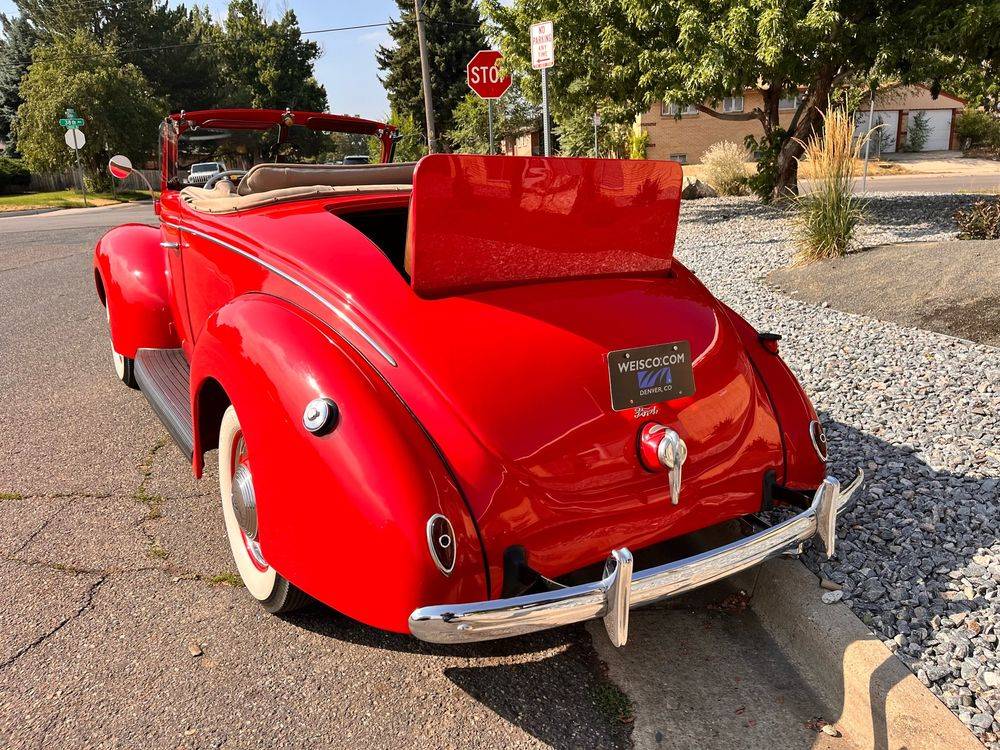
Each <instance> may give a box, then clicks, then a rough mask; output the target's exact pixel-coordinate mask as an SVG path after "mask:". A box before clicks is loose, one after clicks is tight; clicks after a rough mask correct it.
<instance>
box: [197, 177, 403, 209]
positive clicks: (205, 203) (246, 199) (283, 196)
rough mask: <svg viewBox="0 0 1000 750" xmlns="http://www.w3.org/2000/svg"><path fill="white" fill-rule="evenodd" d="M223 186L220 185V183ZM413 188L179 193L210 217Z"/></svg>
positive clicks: (329, 187) (324, 187) (307, 187)
mask: <svg viewBox="0 0 1000 750" xmlns="http://www.w3.org/2000/svg"><path fill="white" fill-rule="evenodd" d="M220 184H222V183H220ZM411 189H412V186H411V185H409V184H403V185H390V184H386V185H337V186H333V185H314V184H310V185H300V186H298V187H285V188H276V189H273V190H266V191H264V192H254V193H251V194H249V195H238V194H236V193H233V192H232V191H231V188H224V189H221V190H220V189H218V185H217V186H216V187H215V188H213V189H211V190H206V189H204V188H199V187H186V188H184V189H183V190H181V200H182V201H184V203H185V205H187V206H190V207H191V208H192V209H194V210H195V211H203V212H205V213H210V214H231V213H238V212H239V211H246V210H249V209H251V208H259V207H260V206H269V205H271V204H274V203H284V202H287V201H294V200H303V199H306V198H320V197H323V196H330V197H333V196H340V195H364V194H367V193H386V192H394V193H408V192H409V191H410V190H411Z"/></svg>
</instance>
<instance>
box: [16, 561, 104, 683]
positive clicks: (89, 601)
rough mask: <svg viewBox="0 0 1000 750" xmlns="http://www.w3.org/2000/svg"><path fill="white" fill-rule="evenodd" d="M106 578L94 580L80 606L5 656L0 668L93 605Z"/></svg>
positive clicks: (47, 637)
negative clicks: (11, 653)
mask: <svg viewBox="0 0 1000 750" xmlns="http://www.w3.org/2000/svg"><path fill="white" fill-rule="evenodd" d="M106 580H108V576H107V575H102V576H99V577H98V579H97V580H96V581H94V582H93V583H92V584H91V585H90V586H89V587H88V588H87V590H86V591H85V592H84V595H83V601H82V602H81V603H80V606H79V607H77V609H76V611H75V612H74V613H73V614H71V615H69V616H68V617H64V618H63V619H62V620H60V621H59V622H58V623H57V624H56V626H55V627H53V628H51V629H49V630H48V631H47V632H45V633H43V634H42V635H40V636H38V637H37V638H36V639H35V640H33V641H31V642H30V643H28V644H25V645H24V646H22V647H21V648H19V649H18V650H17V651H16V652H15V653H14V654H13V655H12V656H10V657H9V658H7V659H6V660H5V661H3V662H0V670H3V669H6V668H7V667H9V666H11V665H12V664H14V663H15V662H16V661H17V660H18V659H20V658H21V657H22V656H24V655H25V654H27V653H28V652H30V651H32V650H33V649H35V648H38V647H39V646H41V645H42V644H43V643H45V642H46V641H47V640H49V639H50V638H51V637H52V636H54V635H55V634H56V633H58V632H59V631H60V630H62V629H63V628H64V627H66V626H67V625H69V623H71V622H73V621H74V620H77V619H79V618H80V617H82V616H83V615H84V614H85V613H86V612H87V611H88V610H89V609H90V608H91V607H92V606H93V604H94V597H95V596H96V595H97V592H98V590H99V589H100V588H101V586H103V585H104V582H105V581H106Z"/></svg>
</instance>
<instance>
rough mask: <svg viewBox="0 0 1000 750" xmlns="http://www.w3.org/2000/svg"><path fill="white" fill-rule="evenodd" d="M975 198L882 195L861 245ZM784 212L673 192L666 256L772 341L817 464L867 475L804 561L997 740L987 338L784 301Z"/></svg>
mask: <svg viewBox="0 0 1000 750" xmlns="http://www.w3.org/2000/svg"><path fill="white" fill-rule="evenodd" d="M973 200H974V197H973V196H952V195H948V196H945V195H937V196H935V195H914V194H909V195H906V196H902V195H880V196H876V197H874V198H873V199H872V202H871V204H870V206H869V223H868V225H867V226H866V227H865V229H864V230H863V234H862V240H863V244H864V245H866V246H870V245H877V244H886V243H892V242H907V241H916V240H947V239H952V238H954V237H955V234H956V233H955V229H954V222H953V221H952V219H951V215H952V214H953V213H954V211H955V209H956V208H957V207H959V206H961V205H965V204H968V203H971V202H972V201H973ZM792 253H793V245H792V229H791V225H790V222H789V216H788V214H787V213H786V212H784V211H783V210H781V209H778V208H775V207H770V206H763V205H761V204H760V203H759V202H757V201H756V200H753V199H748V198H729V199H711V200H701V201H690V202H685V203H684V204H683V206H682V210H681V228H680V231H679V234H678V241H677V256H678V258H679V259H680V260H681V261H682V262H684V263H685V264H686V265H688V266H689V267H690V268H691V269H692V270H693V271H695V273H697V274H698V276H699V278H700V279H701V280H702V281H703V282H704V283H705V284H706V285H708V287H709V288H710V289H711V290H712V291H713V292H714V293H715V294H716V295H717V296H719V297H720V298H721V299H723V300H724V301H726V302H727V303H728V304H730V305H731V306H732V307H733V308H734V309H736V310H737V311H738V312H739V313H740V314H742V315H743V316H744V317H746V318H747V320H749V321H750V323H751V324H753V325H754V326H755V327H757V328H758V329H759V330H768V331H774V332H777V333H780V334H782V336H783V337H784V338H783V340H782V342H781V351H782V355H783V357H784V358H785V360H786V361H787V362H788V364H789V366H790V367H791V368H792V370H794V371H795V373H796V374H797V375H798V376H799V378H800V379H801V381H802V383H803V385H804V386H805V388H806V390H807V391H808V392H809V394H810V395H811V397H812V399H813V403H814V404H815V406H816V408H817V410H818V411H819V412H820V415H821V417H822V419H823V422H824V425H825V427H826V430H827V436H828V438H829V441H830V454H831V470H832V472H833V473H835V474H836V475H837V476H839V477H841V479H849V478H850V477H851V476H852V475H853V473H854V467H856V466H861V467H862V468H864V470H865V473H866V475H867V481H866V487H865V490H864V492H863V493H862V494H861V496H860V497H859V498H858V500H857V502H856V504H855V505H854V507H853V508H851V509H850V510H848V511H846V512H845V513H844V515H843V516H842V517H841V525H840V536H839V541H838V555H837V557H836V558H835V559H834V560H832V561H829V562H828V561H826V560H825V559H821V558H820V557H819V555H817V554H816V553H815V552H807V554H806V555H805V562H806V563H807V564H808V565H809V566H810V567H811V568H812V569H813V570H814V571H815V572H817V573H819V574H821V575H822V576H824V577H825V578H828V579H830V580H832V581H835V582H837V583H839V584H841V585H842V586H843V590H844V597H843V598H844V601H846V602H847V603H848V605H849V606H851V607H852V608H853V609H854V611H855V613H857V615H858V616H859V617H861V619H862V620H864V621H865V622H866V623H867V624H868V625H869V626H870V627H871V628H872V630H873V631H874V632H875V633H876V634H877V635H879V636H880V637H881V638H882V640H883V641H884V642H885V643H886V645H887V646H888V647H889V648H890V649H892V650H893V651H894V652H895V653H896V654H897V656H898V657H899V658H900V659H902V660H903V661H904V662H905V663H906V664H907V665H908V666H909V667H910V668H911V669H912V670H913V671H914V673H915V674H916V675H917V677H918V678H919V679H920V680H921V681H923V682H924V684H925V685H928V686H930V688H931V690H932V691H933V692H934V693H935V694H936V695H938V696H939V697H940V698H941V699H942V700H943V701H944V702H945V703H946V704H947V705H948V706H949V707H950V708H951V709H952V710H953V711H954V712H955V713H956V714H958V716H959V717H960V718H961V719H962V721H964V722H965V723H966V724H967V725H968V726H969V727H970V728H971V729H972V730H973V732H975V734H976V735H977V736H978V737H979V738H980V739H981V740H983V741H984V742H985V743H986V744H987V746H989V747H990V748H992V749H993V750H1000V656H998V651H1000V647H998V643H997V638H998V636H1000V507H998V505H1000V503H998V499H1000V488H998V485H1000V480H998V476H1000V438H998V434H997V433H998V430H997V426H998V424H1000V350H998V349H995V348H992V347H989V346H983V345H977V344H972V343H969V342H966V341H963V340H960V339H955V338H951V337H948V336H945V335H942V334H937V333H933V332H930V331H923V330H918V329H913V328H906V327H903V326H899V325H896V324H894V323H889V322H882V321H877V320H874V319H871V318H867V317H862V316H858V315H852V314H850V313H845V312H840V311H838V310H834V309H831V308H827V307H819V306H815V305H811V304H808V303H805V302H801V301H798V300H795V299H793V298H791V297H788V296H785V295H784V294H782V293H780V292H778V291H776V290H774V289H772V288H770V287H769V286H768V285H767V284H766V282H765V279H764V277H766V276H767V274H768V273H769V272H770V271H772V270H773V269H775V268H779V267H781V266H784V265H787V264H788V263H789V262H790V260H791V256H792Z"/></svg>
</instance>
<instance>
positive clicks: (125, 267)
mask: <svg viewBox="0 0 1000 750" xmlns="http://www.w3.org/2000/svg"><path fill="white" fill-rule="evenodd" d="M167 274H168V270H167V259H166V256H165V255H164V251H163V248H162V247H160V230H159V229H158V228H156V227H151V226H147V225H146V224H123V225H121V226H119V227H115V228H114V229H112V230H111V231H109V232H108V233H107V234H105V235H104V236H103V237H101V239H100V240H98V242H97V246H96V247H95V248H94V282H95V283H96V284H97V294H98V297H100V299H101V302H102V303H104V305H105V306H106V307H107V308H108V312H109V314H110V318H111V342H112V344H113V346H114V349H115V351H116V352H118V353H119V354H121V355H123V356H125V357H129V358H132V359H134V358H135V353H136V350H137V349H140V348H144V347H148V348H152V349H173V348H176V347H178V346H180V341H179V339H178V335H177V328H176V326H175V325H174V320H173V315H172V313H171V307H170V292H169V289H170V286H169V280H168V277H167Z"/></svg>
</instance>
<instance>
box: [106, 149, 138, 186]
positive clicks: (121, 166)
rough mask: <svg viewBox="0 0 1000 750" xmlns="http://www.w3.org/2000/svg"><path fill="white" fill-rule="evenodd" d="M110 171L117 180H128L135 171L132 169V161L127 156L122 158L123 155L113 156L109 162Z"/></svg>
mask: <svg viewBox="0 0 1000 750" xmlns="http://www.w3.org/2000/svg"><path fill="white" fill-rule="evenodd" d="M108 171H109V172H110V173H111V176H112V177H114V178H115V179H118V180H124V179H127V178H128V176H129V175H130V174H132V172H133V171H134V170H133V169H132V160H131V159H129V158H128V157H127V156H122V155H121V154H118V155H117V156H112V157H111V160H110V161H109V162H108Z"/></svg>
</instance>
